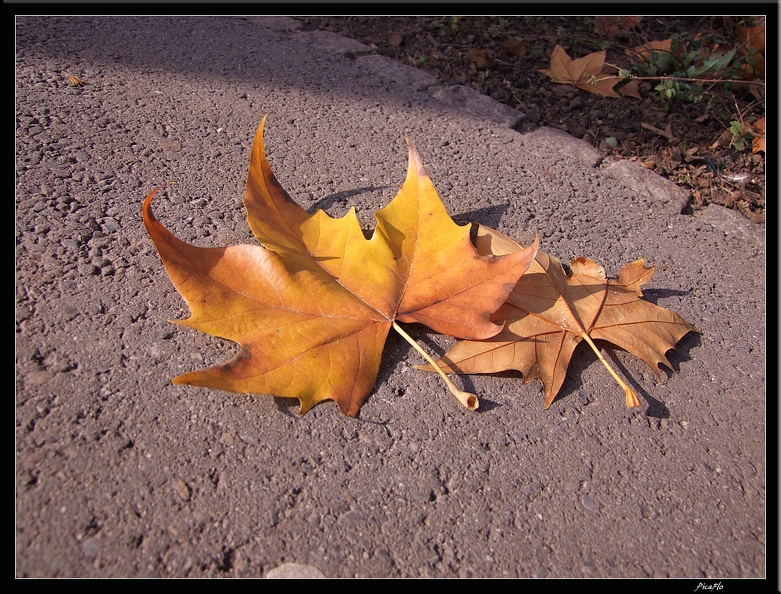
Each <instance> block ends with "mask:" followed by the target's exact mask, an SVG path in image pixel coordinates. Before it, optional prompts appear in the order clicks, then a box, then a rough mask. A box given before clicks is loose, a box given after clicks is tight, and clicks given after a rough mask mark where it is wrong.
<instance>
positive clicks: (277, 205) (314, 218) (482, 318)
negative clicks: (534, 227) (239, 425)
mask: <svg viewBox="0 0 781 594" xmlns="http://www.w3.org/2000/svg"><path fill="white" fill-rule="evenodd" d="M264 123H265V118H263V121H262V122H261V124H260V126H259V127H258V131H257V134H256V136H255V141H254V145H253V148H252V155H251V159H250V166H249V173H248V175H247V191H246V195H245V199H244V204H245V206H246V208H247V220H248V223H249V226H250V228H251V229H252V232H253V234H254V235H255V237H256V238H257V239H258V241H259V242H260V243H261V244H262V247H261V246H250V245H237V246H231V247H225V248H202V247H196V246H192V245H189V244H187V243H185V242H183V241H181V240H179V239H177V238H176V237H175V236H174V235H173V234H171V233H170V232H169V231H168V230H167V229H165V227H163V225H162V224H161V223H160V222H159V221H158V220H157V219H156V218H155V217H154V215H153V214H152V210H151V202H152V198H153V197H154V195H155V194H156V192H157V189H155V190H153V191H152V192H151V193H150V194H149V196H148V197H147V198H146V200H145V202H144V207H143V217H144V224H145V225H146V228H147V231H148V233H149V235H150V237H151V238H152V240H153V241H154V243H155V246H156V248H157V250H158V252H159V254H160V257H161V259H162V260H163V263H164V264H165V268H166V270H167V272H168V274H169V276H170V278H171V280H172V282H173V284H174V286H175V287H176V289H177V291H179V293H180V294H181V295H182V297H183V298H184V299H185V301H186V302H187V305H188V306H189V308H190V314H191V315H190V317H188V318H187V319H184V320H178V321H177V323H179V324H183V325H185V326H190V327H192V328H195V329H197V330H200V331H202V332H206V333H208V334H211V335H214V336H219V337H221V338H225V339H228V340H231V341H234V342H236V343H238V344H239V345H240V350H239V353H238V354H237V355H236V356H235V357H234V358H233V359H231V360H230V361H228V362H227V363H225V364H222V365H217V366H215V367H211V368H209V369H206V370H203V371H194V372H190V373H185V374H183V375H180V376H179V377H177V378H176V379H175V380H174V383H177V384H189V385H195V386H206V387H211V388H218V389H222V390H229V391H232V392H245V393H258V394H270V395H274V396H281V397H285V398H298V399H299V401H300V403H301V406H300V412H301V413H304V412H306V411H307V410H309V409H310V408H311V407H312V406H314V405H315V404H317V403H318V402H321V401H323V400H328V399H330V400H335V401H336V402H337V404H338V406H339V410H340V411H341V412H342V413H344V414H347V415H350V416H355V415H356V414H357V413H358V411H359V409H360V407H361V405H362V404H363V402H364V401H365V400H366V398H368V396H369V394H370V392H371V390H372V388H373V386H374V384H375V381H376V379H377V373H378V370H379V366H380V360H381V357H382V351H383V347H384V345H385V340H386V337H387V335H388V331H389V330H390V328H391V327H392V326H393V327H394V328H395V329H396V330H397V331H399V333H401V334H402V336H405V337H406V338H408V337H407V335H406V333H404V331H403V330H401V328H400V327H399V326H398V324H397V323H396V322H397V321H398V322H408V323H413V322H418V323H421V324H424V325H426V326H428V327H429V328H431V329H432V330H434V331H436V332H442V333H444V334H449V335H451V336H456V337H469V338H473V339H478V338H488V337H489V336H492V335H494V334H496V333H497V332H498V331H499V330H501V326H500V325H497V324H495V323H494V322H492V321H491V320H490V316H491V314H492V313H494V312H495V311H496V309H497V308H499V307H500V306H501V305H502V303H504V302H505V301H506V299H507V296H508V295H509V293H510V291H511V290H512V288H513V286H514V285H515V283H516V282H517V280H518V278H519V277H520V276H521V275H522V274H523V273H524V271H525V270H526V269H527V267H528V266H529V263H530V262H531V261H532V260H533V258H534V255H535V254H536V251H537V247H536V245H535V246H530V247H529V248H527V249H526V250H523V251H516V252H515V253H512V254H507V255H502V256H496V255H492V254H489V253H486V254H478V252H477V250H476V248H475V246H474V245H473V244H472V243H471V240H470V237H469V234H470V226H469V225H463V226H459V225H457V224H456V223H455V222H454V221H453V220H452V219H451V218H450V216H449V215H448V214H447V211H446V210H445V207H444V205H443V204H442V201H441V200H440V198H439V196H438V195H437V192H436V190H435V189H434V186H433V184H432V182H431V179H430V178H429V176H428V173H427V172H426V170H425V168H424V167H423V163H422V162H421V160H420V157H419V156H418V153H417V151H416V150H415V147H414V145H413V144H412V142H411V141H409V140H407V144H408V149H409V168H408V173H407V178H406V180H405V181H404V184H403V186H402V188H401V190H400V191H399V193H398V194H397V195H396V197H395V198H394V199H393V200H392V201H391V203H390V204H388V206H386V207H385V208H383V209H381V210H380V211H378V212H377V213H376V215H375V216H376V219H377V227H376V229H375V231H374V233H373V235H372V236H371V238H370V239H367V238H366V237H365V236H364V233H363V231H362V229H361V228H360V225H359V223H358V218H357V216H356V214H355V210H354V209H351V210H350V212H348V213H347V214H346V215H345V216H344V217H342V218H340V219H334V218H332V217H330V216H329V215H328V214H326V213H325V212H323V211H321V210H319V211H317V212H315V213H314V214H309V213H308V212H306V211H305V210H304V209H302V208H301V207H300V206H298V205H297V204H296V203H295V202H294V201H293V200H292V199H291V198H290V196H289V195H288V194H287V192H285V190H284V189H283V188H282V187H281V185H280V184H279V182H278V181H277V179H276V177H275V176H274V174H273V173H272V171H271V167H270V165H269V163H268V161H267V159H266V155H265V150H264V144H263V125H264ZM410 340H411V339H410ZM416 348H418V347H416ZM442 375H443V377H444V378H445V379H446V382H449V381H450V380H449V379H447V378H446V376H444V374H442ZM451 384H452V382H451ZM451 384H449V387H451ZM453 390H454V387H451V391H453ZM455 390H456V391H454V392H453V393H454V394H456V396H457V397H458V398H459V399H460V400H462V403H463V404H464V405H465V406H467V408H470V409H474V408H477V405H478V403H477V399H476V397H475V396H474V395H472V394H468V393H466V392H460V391H458V390H457V389H455ZM457 392H459V393H457Z"/></svg>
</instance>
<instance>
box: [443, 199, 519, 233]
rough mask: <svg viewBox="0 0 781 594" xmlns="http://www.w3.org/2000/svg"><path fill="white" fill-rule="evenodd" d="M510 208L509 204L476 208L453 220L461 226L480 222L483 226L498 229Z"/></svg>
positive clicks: (456, 215) (454, 217)
mask: <svg viewBox="0 0 781 594" xmlns="http://www.w3.org/2000/svg"><path fill="white" fill-rule="evenodd" d="M508 208H510V205H509V204H496V205H494V206H485V207H483V208H476V209H474V210H468V211H466V212H464V213H460V214H455V215H453V216H452V217H451V218H452V219H453V220H454V221H455V222H456V223H458V224H459V225H465V224H467V223H476V222H478V221H479V222H480V224H481V225H486V226H488V227H494V228H496V227H498V226H499V224H500V223H501V222H502V217H503V216H504V213H505V212H507V209H508Z"/></svg>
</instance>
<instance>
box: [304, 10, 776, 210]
mask: <svg viewBox="0 0 781 594" xmlns="http://www.w3.org/2000/svg"><path fill="white" fill-rule="evenodd" d="M749 19H750V17H745V18H741V17H728V18H719V17H645V18H643V20H642V21H640V22H639V23H638V24H637V25H636V26H632V27H629V28H627V27H626V26H623V27H618V28H616V29H614V30H612V31H608V32H601V34H600V33H598V32H595V22H594V18H593V17H590V18H584V17H488V16H463V17H436V16H426V17H396V16H394V17H387V18H383V19H377V18H376V17H361V16H338V17H335V16H310V17H300V20H301V22H302V23H303V25H304V28H306V29H315V28H316V29H323V30H328V31H333V32H336V33H339V34H341V35H346V36H347V37H351V38H354V39H356V40H358V41H361V42H362V43H365V44H367V45H369V46H371V47H375V48H376V50H377V52H379V53H380V54H382V55H385V56H389V57H392V58H394V59H396V60H399V61H401V62H404V63H407V64H410V65H414V66H417V67H419V68H422V69H424V70H426V71H428V72H430V73H432V74H434V75H435V76H437V77H438V78H440V79H442V80H444V81H449V82H450V83H451V84H460V85H467V86H470V87H472V88H474V89H476V90H478V91H480V92H481V93H484V94H486V95H488V96H490V97H492V98H493V99H495V100H497V101H500V102H502V103H505V104H507V105H509V106H511V107H514V108H516V109H518V110H520V111H522V112H524V113H525V114H527V116H528V118H529V120H530V121H531V122H533V123H534V125H536V126H551V127H554V128H558V129H561V130H564V131H565V132H568V133H569V134H571V135H573V136H575V137H577V138H581V139H583V140H585V141H587V142H589V143H590V144H592V145H593V146H595V147H597V148H598V149H599V150H600V151H601V152H603V154H605V155H606V156H612V157H621V158H625V159H631V160H634V161H637V162H640V163H642V164H644V165H645V166H647V167H648V168H650V169H651V170H652V171H654V172H656V173H659V174H660V175H662V176H664V177H666V178H668V179H670V180H672V181H674V182H675V183H676V184H678V185H679V186H680V187H683V188H685V189H687V190H689V191H690V192H691V195H692V201H691V209H692V211H698V210H702V209H703V208H704V207H706V206H707V205H708V204H720V205H722V206H726V207H727V208H731V209H734V210H736V211H738V212H740V213H741V214H743V215H744V216H745V217H747V218H748V219H750V220H752V221H754V222H756V223H758V224H760V225H764V222H765V154H764V152H758V153H752V150H751V145H750V143H749V144H748V145H747V146H746V147H745V148H743V150H737V149H736V148H735V147H733V146H730V140H731V138H732V135H731V134H730V133H729V126H730V121H732V120H738V119H740V118H741V117H742V118H743V119H744V120H745V121H747V122H754V121H755V120H757V119H758V118H761V117H763V116H764V115H765V108H764V102H763V101H758V100H757V98H756V97H755V96H753V95H752V94H751V93H750V92H749V91H748V90H747V87H745V86H742V87H741V86H738V87H736V88H733V89H731V90H727V89H725V85H724V84H712V85H710V86H708V87H707V92H706V93H705V94H704V96H703V99H702V100H701V101H699V102H697V103H694V102H693V101H687V100H684V99H677V100H671V101H662V100H661V99H660V94H659V93H658V92H656V91H654V90H653V87H654V86H655V84H656V83H655V82H651V81H643V82H642V83H641V86H640V92H641V94H642V97H643V98H642V99H638V98H635V97H622V98H620V99H614V98H606V97H601V96H598V95H595V94H591V93H588V92H584V91H582V90H578V89H576V88H575V87H573V86H568V85H562V84H555V83H553V82H551V80H550V79H549V78H548V77H546V76H545V75H544V74H542V73H540V69H544V68H548V67H549V64H550V55H551V51H552V50H553V48H554V47H555V46H556V45H561V46H562V47H564V49H565V50H567V52H568V54H569V55H570V57H572V58H573V59H574V58H577V57H579V56H585V55H587V54H589V53H591V52H594V51H597V50H601V49H604V48H606V49H607V59H606V62H607V63H612V64H617V65H619V66H622V67H627V68H628V67H630V66H631V61H630V60H629V59H628V57H627V54H626V50H627V49H630V48H634V47H638V46H640V45H642V44H643V43H646V42H649V41H652V40H663V39H667V38H670V37H671V36H673V35H679V36H684V37H687V38H697V37H705V36H709V38H713V39H720V40H726V41H728V40H732V41H735V37H736V34H735V28H736V26H738V24H740V23H746V22H752V21H750V20H749ZM596 31H599V29H597V30H596ZM608 139H615V140H616V144H615V146H611V145H610V144H608Z"/></svg>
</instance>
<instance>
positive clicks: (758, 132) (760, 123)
mask: <svg viewBox="0 0 781 594" xmlns="http://www.w3.org/2000/svg"><path fill="white" fill-rule="evenodd" d="M751 129H752V130H753V131H754V134H755V136H754V138H752V139H751V152H753V153H758V152H759V151H762V152H764V153H766V152H767V151H765V118H759V119H758V120H757V121H756V122H754V124H753V125H752V126H751Z"/></svg>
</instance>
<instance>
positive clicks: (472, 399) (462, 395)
mask: <svg viewBox="0 0 781 594" xmlns="http://www.w3.org/2000/svg"><path fill="white" fill-rule="evenodd" d="M393 329H394V330H396V332H398V333H399V334H401V335H402V336H403V337H404V340H406V341H407V342H408V343H410V344H411V345H412V346H413V347H415V350H416V351H418V352H419V353H420V354H421V355H423V357H424V358H425V359H426V361H428V362H429V363H430V364H431V366H432V367H433V368H434V369H435V370H436V372H437V373H438V374H439V375H441V376H442V379H443V380H445V384H446V385H447V388H448V390H450V392H451V394H453V396H455V397H456V398H458V401H459V402H460V403H461V404H463V405H464V406H465V407H466V408H468V409H469V410H477V407H478V406H480V401H479V400H478V399H477V396H475V395H474V394H471V393H469V392H464V391H463V390H459V389H458V387H456V385H455V384H454V383H453V381H452V380H451V379H450V378H449V377H448V376H447V375H445V372H444V371H442V368H441V367H440V366H439V365H437V363H436V361H434V359H432V358H431V357H430V356H429V354H428V353H427V352H426V351H424V350H423V348H422V347H421V346H420V345H419V344H418V343H417V342H415V340H414V339H413V338H412V337H411V336H410V335H409V334H407V333H406V332H405V331H404V330H402V328H401V326H399V325H398V324H397V323H396V322H393ZM638 404H639V403H638Z"/></svg>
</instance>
